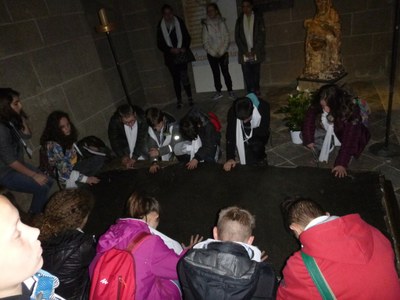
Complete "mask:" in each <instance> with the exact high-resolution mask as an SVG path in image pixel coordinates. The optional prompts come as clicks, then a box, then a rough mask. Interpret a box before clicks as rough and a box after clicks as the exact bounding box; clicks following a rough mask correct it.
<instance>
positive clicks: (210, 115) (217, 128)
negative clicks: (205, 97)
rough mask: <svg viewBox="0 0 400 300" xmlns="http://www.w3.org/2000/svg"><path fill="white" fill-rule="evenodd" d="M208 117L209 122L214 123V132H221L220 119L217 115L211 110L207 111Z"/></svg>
mask: <svg viewBox="0 0 400 300" xmlns="http://www.w3.org/2000/svg"><path fill="white" fill-rule="evenodd" d="M208 118H209V119H210V122H211V124H213V125H214V128H215V131H216V132H221V128H222V125H221V121H220V120H219V119H218V117H217V115H216V114H214V113H213V112H212V111H210V112H208Z"/></svg>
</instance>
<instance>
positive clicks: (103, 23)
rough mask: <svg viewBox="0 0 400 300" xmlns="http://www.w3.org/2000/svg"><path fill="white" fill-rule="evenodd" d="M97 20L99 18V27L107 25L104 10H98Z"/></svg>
mask: <svg viewBox="0 0 400 300" xmlns="http://www.w3.org/2000/svg"><path fill="white" fill-rule="evenodd" d="M99 18H100V23H101V25H103V26H107V25H108V18H107V14H106V10H105V9H104V8H102V9H100V10H99Z"/></svg>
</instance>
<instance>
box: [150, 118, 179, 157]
mask: <svg viewBox="0 0 400 300" xmlns="http://www.w3.org/2000/svg"><path fill="white" fill-rule="evenodd" d="M172 129H173V126H170V128H169V134H168V135H167V136H166V137H165V139H164V128H162V129H161V132H160V140H158V138H157V136H156V133H155V132H154V130H153V128H151V127H149V130H148V133H149V136H150V137H151V138H152V139H153V140H154V141H155V142H156V143H157V146H158V148H160V147H163V146H167V145H169V144H171V139H172ZM163 139H164V140H163ZM171 155H172V154H171V153H168V154H165V155H163V156H161V160H162V161H169V159H170V158H171Z"/></svg>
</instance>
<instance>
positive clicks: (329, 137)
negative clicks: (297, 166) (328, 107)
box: [318, 111, 341, 162]
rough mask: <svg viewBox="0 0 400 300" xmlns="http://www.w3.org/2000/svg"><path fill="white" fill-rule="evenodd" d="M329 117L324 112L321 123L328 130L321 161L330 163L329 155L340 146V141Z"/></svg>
mask: <svg viewBox="0 0 400 300" xmlns="http://www.w3.org/2000/svg"><path fill="white" fill-rule="evenodd" d="M327 116H328V113H327V112H325V111H324V112H323V114H322V115H321V122H322V125H323V126H324V128H325V130H326V134H325V138H324V142H323V143H322V148H321V153H320V154H319V159H318V160H319V161H320V162H324V161H325V162H328V159H329V153H331V152H332V151H333V149H334V148H335V146H340V145H341V144H340V141H339V140H338V138H337V137H336V135H335V131H334V128H333V123H329V122H328V119H327V118H326V117H327ZM332 138H333V145H332V146H331V144H332Z"/></svg>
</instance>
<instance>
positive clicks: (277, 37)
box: [262, 0, 394, 85]
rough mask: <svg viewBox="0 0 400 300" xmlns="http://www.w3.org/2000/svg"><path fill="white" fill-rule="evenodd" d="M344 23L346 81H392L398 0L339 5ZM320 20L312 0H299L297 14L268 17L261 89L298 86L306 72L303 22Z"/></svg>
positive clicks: (275, 13)
mask: <svg viewBox="0 0 400 300" xmlns="http://www.w3.org/2000/svg"><path fill="white" fill-rule="evenodd" d="M333 3H334V7H335V8H336V10H337V11H338V13H339V15H340V17H341V22H342V35H343V39H342V56H343V64H344V67H345V69H346V71H347V72H348V73H349V75H348V76H347V80H359V79H361V80H362V79H367V80H369V79H377V78H383V77H386V76H387V75H388V70H389V64H390V51H391V37H392V34H391V31H392V20H393V15H394V8H393V3H394V1H393V0H351V1H349V0H334V1H333ZM314 14H315V4H314V1H311V0H295V1H294V7H293V8H292V9H285V10H279V11H271V12H266V13H265V14H264V21H265V24H266V28H267V32H266V34H267V44H266V46H267V60H266V62H265V63H264V64H263V69H262V71H263V72H262V84H263V85H270V84H288V83H291V82H295V80H296V78H297V77H298V75H300V73H301V72H302V69H303V67H304V38H305V30H304V28H303V22H304V20H305V19H306V18H311V17H313V16H314Z"/></svg>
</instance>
